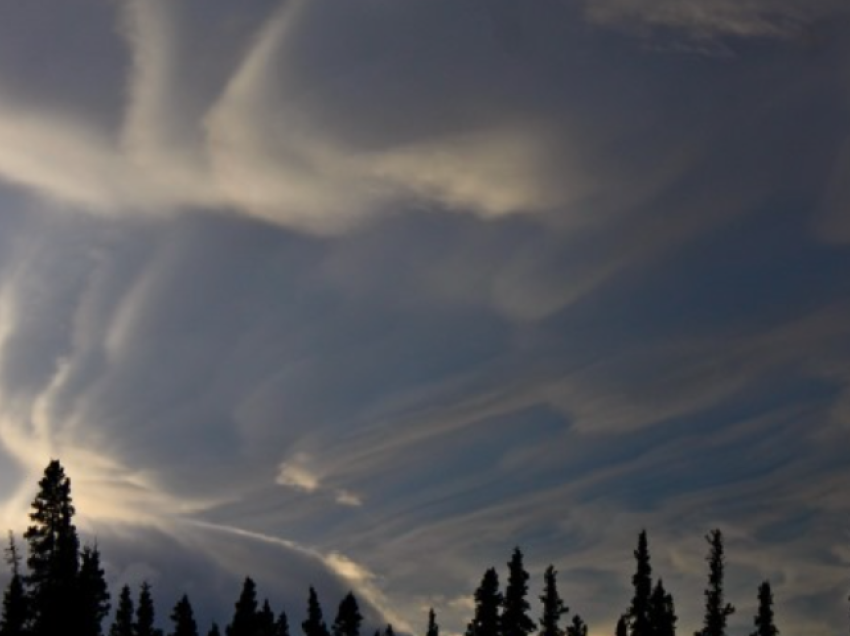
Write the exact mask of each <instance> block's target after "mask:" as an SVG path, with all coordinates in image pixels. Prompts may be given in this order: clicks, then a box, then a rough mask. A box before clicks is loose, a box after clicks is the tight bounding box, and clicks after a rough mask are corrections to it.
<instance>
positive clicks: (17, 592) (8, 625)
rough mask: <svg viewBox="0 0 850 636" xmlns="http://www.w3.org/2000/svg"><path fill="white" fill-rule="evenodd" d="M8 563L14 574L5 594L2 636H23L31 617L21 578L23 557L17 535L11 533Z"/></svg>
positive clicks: (0, 630) (1, 623) (0, 622)
mask: <svg viewBox="0 0 850 636" xmlns="http://www.w3.org/2000/svg"><path fill="white" fill-rule="evenodd" d="M6 563H8V565H9V570H10V571H11V573H12V578H11V579H10V580H9V585H8V586H6V591H5V593H4V594H3V615H2V617H0V636H23V634H25V633H26V624H27V619H28V617H29V602H28V600H27V592H26V588H25V587H24V579H23V577H22V576H21V557H20V555H19V554H18V546H17V544H16V543H15V535H14V534H13V533H12V531H11V530H10V531H9V545H8V547H7V548H6Z"/></svg>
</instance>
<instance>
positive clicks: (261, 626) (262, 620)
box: [254, 599, 275, 636]
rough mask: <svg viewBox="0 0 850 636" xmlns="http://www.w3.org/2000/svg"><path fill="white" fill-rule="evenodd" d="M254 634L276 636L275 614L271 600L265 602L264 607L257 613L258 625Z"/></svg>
mask: <svg viewBox="0 0 850 636" xmlns="http://www.w3.org/2000/svg"><path fill="white" fill-rule="evenodd" d="M254 634H255V635H256V636H275V620H274V612H273V611H272V608H271V605H269V599H264V600H263V607H262V608H260V611H259V612H257V624H256V627H255V631H254Z"/></svg>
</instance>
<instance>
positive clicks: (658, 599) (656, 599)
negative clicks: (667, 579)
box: [649, 579, 678, 636]
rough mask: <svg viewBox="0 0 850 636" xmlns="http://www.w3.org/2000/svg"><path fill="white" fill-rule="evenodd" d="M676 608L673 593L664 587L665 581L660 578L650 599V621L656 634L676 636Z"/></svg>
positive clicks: (658, 635)
mask: <svg viewBox="0 0 850 636" xmlns="http://www.w3.org/2000/svg"><path fill="white" fill-rule="evenodd" d="M677 620H678V617H677V616H676V608H675V606H674V604H673V595H672V594H669V593H668V592H667V590H665V589H664V583H663V582H662V581H661V579H658V583H656V584H655V588H654V589H653V590H652V596H651V597H650V599H649V622H650V624H651V625H652V633H653V634H654V635H655V636H676V621H677Z"/></svg>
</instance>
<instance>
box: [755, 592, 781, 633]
mask: <svg viewBox="0 0 850 636" xmlns="http://www.w3.org/2000/svg"><path fill="white" fill-rule="evenodd" d="M753 622H754V623H755V626H756V630H755V631H754V632H753V633H752V636H777V635H778V634H779V630H778V629H777V628H776V624H775V623H774V620H773V592H772V591H771V589H770V583H769V582H768V581H763V582H762V584H761V585H759V607H758V613H757V614H756V617H755V620H754V621H753Z"/></svg>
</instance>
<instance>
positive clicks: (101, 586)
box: [77, 545, 110, 636]
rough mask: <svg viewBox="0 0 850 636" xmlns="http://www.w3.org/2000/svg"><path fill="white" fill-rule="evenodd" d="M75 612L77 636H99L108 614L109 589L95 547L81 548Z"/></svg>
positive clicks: (98, 552) (98, 553)
mask: <svg viewBox="0 0 850 636" xmlns="http://www.w3.org/2000/svg"><path fill="white" fill-rule="evenodd" d="M77 603H78V605H77V611H78V612H79V621H78V625H79V629H80V632H79V635H80V636H101V635H102V634H103V627H102V625H103V619H104V618H106V616H107V615H108V614H109V607H110V604H109V587H108V586H107V585H106V576H105V573H104V571H103V568H102V567H100V551H99V550H98V548H97V545H95V546H94V547H90V546H86V547H85V548H83V551H82V554H81V561H80V574H79V580H78V582H77Z"/></svg>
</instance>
